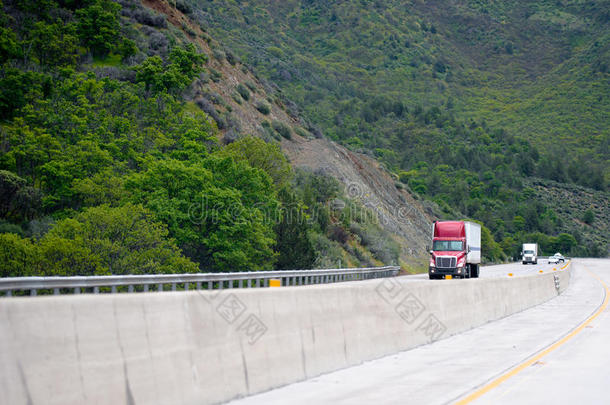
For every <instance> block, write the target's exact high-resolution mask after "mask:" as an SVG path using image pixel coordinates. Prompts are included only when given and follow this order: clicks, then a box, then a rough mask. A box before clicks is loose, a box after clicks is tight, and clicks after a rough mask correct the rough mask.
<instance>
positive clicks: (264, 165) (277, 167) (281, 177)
mask: <svg viewBox="0 0 610 405" xmlns="http://www.w3.org/2000/svg"><path fill="white" fill-rule="evenodd" d="M220 155H222V156H231V157H233V158H234V159H235V160H245V161H247V162H248V163H249V164H250V166H252V167H256V168H259V169H262V170H264V171H265V172H266V173H267V174H268V175H269V176H271V178H272V179H273V182H274V183H275V185H276V186H277V187H278V188H281V187H283V186H284V185H285V184H287V182H289V181H290V179H291V178H292V169H291V167H290V163H288V160H287V159H286V156H285V155H284V154H283V153H282V150H281V149H280V146H279V145H278V144H276V143H267V142H265V141H263V140H262V139H260V138H256V137H253V136H248V137H246V138H243V139H240V140H239V141H236V142H233V143H231V144H229V145H227V146H226V147H225V148H224V149H223V150H222V151H221V152H220Z"/></svg>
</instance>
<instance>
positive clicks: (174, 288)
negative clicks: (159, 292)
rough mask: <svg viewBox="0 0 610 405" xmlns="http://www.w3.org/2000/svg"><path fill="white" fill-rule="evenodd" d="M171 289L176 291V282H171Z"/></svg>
mask: <svg viewBox="0 0 610 405" xmlns="http://www.w3.org/2000/svg"><path fill="white" fill-rule="evenodd" d="M172 291H176V283H172Z"/></svg>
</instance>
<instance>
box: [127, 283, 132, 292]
mask: <svg viewBox="0 0 610 405" xmlns="http://www.w3.org/2000/svg"><path fill="white" fill-rule="evenodd" d="M127 292H129V293H132V292H133V285H132V284H129V286H128V287H127Z"/></svg>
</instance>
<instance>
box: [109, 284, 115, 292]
mask: <svg viewBox="0 0 610 405" xmlns="http://www.w3.org/2000/svg"><path fill="white" fill-rule="evenodd" d="M110 292H111V293H113V294H116V285H113V286H112V288H111V290H110Z"/></svg>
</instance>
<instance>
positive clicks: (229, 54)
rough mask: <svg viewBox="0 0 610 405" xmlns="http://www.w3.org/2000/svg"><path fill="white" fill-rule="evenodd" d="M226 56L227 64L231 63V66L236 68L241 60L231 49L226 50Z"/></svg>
mask: <svg viewBox="0 0 610 405" xmlns="http://www.w3.org/2000/svg"><path fill="white" fill-rule="evenodd" d="M225 55H226V56H227V62H229V63H230V64H231V66H235V64H236V63H237V62H239V58H238V57H237V56H235V54H234V53H233V52H232V51H231V50H230V49H225Z"/></svg>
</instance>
